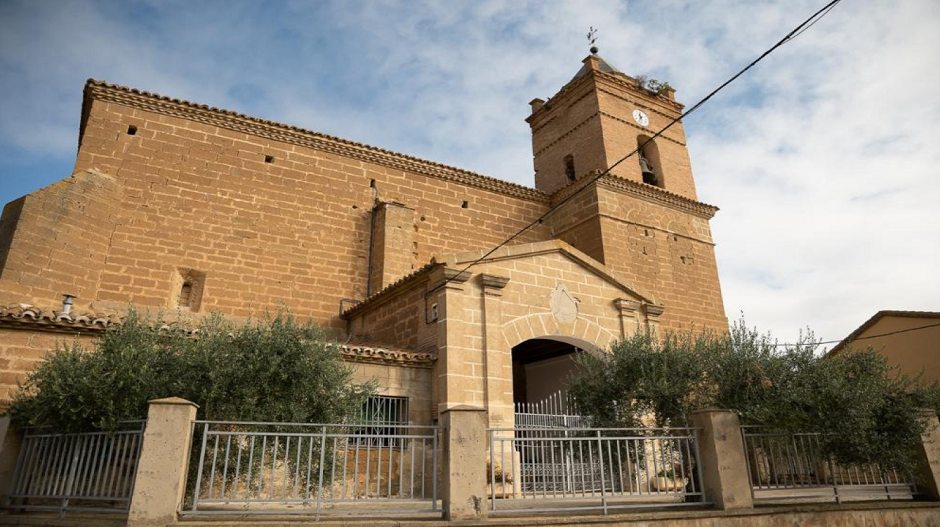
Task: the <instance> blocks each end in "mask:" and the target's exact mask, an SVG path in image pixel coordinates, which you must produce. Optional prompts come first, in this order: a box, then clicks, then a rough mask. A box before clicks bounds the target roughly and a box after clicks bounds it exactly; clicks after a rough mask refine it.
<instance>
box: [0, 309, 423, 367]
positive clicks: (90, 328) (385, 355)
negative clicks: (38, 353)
mask: <svg viewBox="0 0 940 527" xmlns="http://www.w3.org/2000/svg"><path fill="white" fill-rule="evenodd" d="M121 321H122V317H120V316H117V315H113V314H103V313H82V314H77V313H76V314H74V315H73V314H65V313H62V312H61V311H57V310H53V309H42V308H38V307H36V306H33V305H31V304H11V305H8V306H0V329H18V330H30V331H40V332H43V333H60V334H70V335H101V334H103V333H104V332H105V331H106V330H107V329H108V328H109V327H112V326H115V325H118V324H120V323H121ZM179 327H183V328H184V329H185V330H187V331H188V333H190V334H192V335H194V336H195V335H198V330H195V329H188V328H187V327H186V326H181V324H178V323H170V324H164V325H162V326H160V327H159V328H157V329H158V331H169V330H171V329H175V328H179ZM327 346H328V347H333V346H339V351H340V354H341V355H342V356H343V360H345V361H347V362H356V363H370V364H390V365H396V366H406V367H413V368H430V367H432V366H433V365H434V362H435V361H436V360H437V356H436V355H435V354H433V353H419V352H413V351H405V350H398V349H393V348H387V347H380V346H368V345H365V344H332V343H330V344H327Z"/></svg>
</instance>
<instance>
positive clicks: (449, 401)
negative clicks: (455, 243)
mask: <svg viewBox="0 0 940 527" xmlns="http://www.w3.org/2000/svg"><path fill="white" fill-rule="evenodd" d="M469 278H470V272H469V271H461V270H460V269H452V268H449V267H441V268H439V269H437V270H435V271H434V273H433V274H432V275H431V276H430V278H429V281H428V286H429V291H430V294H429V295H428V299H427V301H428V309H429V310H430V311H434V310H435V309H434V306H435V305H436V306H437V308H436V312H437V322H436V323H437V362H436V363H435V367H434V378H433V379H432V382H433V385H434V386H433V390H434V393H435V394H436V400H437V405H438V407H437V409H438V413H439V414H440V413H441V412H443V411H444V410H445V409H446V408H447V407H448V406H456V405H460V404H467V403H469V402H470V398H471V394H470V391H472V389H474V388H475V389H476V390H481V386H479V385H477V386H476V387H473V386H470V385H469V383H470V381H471V380H472V379H470V378H469V377H468V376H467V375H465V374H464V372H465V370H466V367H467V366H466V364H467V362H468V361H471V360H474V359H477V360H478V358H479V357H471V356H470V354H471V353H472V352H473V351H474V350H472V349H470V346H468V345H467V340H468V335H466V330H467V328H466V323H465V318H466V317H465V316H464V315H465V313H464V310H465V308H466V306H465V304H466V299H465V298H464V288H465V284H466V282H467V280H468V279H469ZM477 353H479V350H477Z"/></svg>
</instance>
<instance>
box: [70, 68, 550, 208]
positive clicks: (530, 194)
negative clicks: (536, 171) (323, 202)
mask: <svg viewBox="0 0 940 527" xmlns="http://www.w3.org/2000/svg"><path fill="white" fill-rule="evenodd" d="M89 101H103V102H110V103H115V104H120V105H123V106H127V107H130V108H135V109H139V110H144V111H149V112H155V113H159V114H162V115H169V116H172V117H179V118H182V119H187V120H190V121H194V122H198V123H203V124H207V125H210V126H218V127H222V128H227V129H229V130H233V131H237V132H243V133H246V134H251V135H254V136H258V137H265V138H268V139H272V140H275V141H282V142H285V143H289V144H293V145H298V146H304V147H309V148H314V149H317V150H321V151H324V152H329V153H332V154H336V155H341V156H344V157H350V158H353V159H357V160H361V161H365V162H368V163H375V164H378V165H382V166H386V167H390V168H395V169H398V170H403V171H407V172H413V173H417V174H422V175H425V176H429V177H433V178H437V179H442V180H445V181H453V182H456V183H460V184H463V185H467V186H471V187H475V188H479V189H482V190H487V191H491V192H497V193H500V194H504V195H507V196H512V197H515V198H519V199H524V200H528V201H535V202H540V203H544V202H547V201H548V196H547V195H546V194H545V193H544V192H542V191H540V190H537V189H534V188H530V187H526V186H523V185H518V184H516V183H510V182H508V181H503V180H501V179H496V178H492V177H489V176H484V175H482V174H477V173H475V172H471V171H469V170H463V169H460V168H456V167H452V166H448V165H444V164H441V163H435V162H433V161H428V160H425V159H420V158H417V157H413V156H409V155H405V154H400V153H397V152H393V151H390V150H385V149H382V148H377V147H374V146H370V145H367V144H363V143H357V142H354V141H349V140H346V139H341V138H339V137H334V136H330V135H326V134H322V133H319V132H313V131H310V130H306V129H303V128H299V127H296V126H290V125H286V124H282V123H278V122H275V121H268V120H265V119H259V118H257V117H251V116H249V115H245V114H241V113H237V112H233V111H231V110H223V109H219V108H215V107H210V106H207V105H204V104H196V103H191V102H189V101H185V100H182V99H174V98H170V97H165V96H162V95H158V94H155V93H150V92H146V91H141V90H136V89H133V88H128V87H126V86H119V85H116V84H109V83H106V82H102V81H98V80H94V79H89V80H88V82H87V83H86V84H85V106H86V108H83V115H85V114H87V111H88V108H87V106H88V103H89ZM84 124H85V123H84V119H83V122H82V129H81V130H80V132H79V135H80V136H81V134H82V133H83V132H84Z"/></svg>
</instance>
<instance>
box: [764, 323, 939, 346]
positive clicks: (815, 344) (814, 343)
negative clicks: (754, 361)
mask: <svg viewBox="0 0 940 527" xmlns="http://www.w3.org/2000/svg"><path fill="white" fill-rule="evenodd" d="M937 326H940V322H938V323H936V324H928V325H926V326H918V327H916V328H907V329H899V330H897V331H889V332H888V333H882V334H880V335H869V336H867V337H856V338H854V339H852V341H856V340H866V339H876V338H878V337H887V336H888V335H897V334H898V333H907V332H908V331H918V330H921V329H928V328H935V327H937ZM843 341H845V339H842V340H826V341H820V342H808V343H807V344H812V345H814V346H822V345H823V344H838V343H840V342H843ZM800 345H802V344H792V343H775V344H772V346H774V347H780V346H800Z"/></svg>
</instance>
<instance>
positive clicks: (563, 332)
mask: <svg viewBox="0 0 940 527" xmlns="http://www.w3.org/2000/svg"><path fill="white" fill-rule="evenodd" d="M502 333H503V337H504V339H505V342H506V344H507V346H508V347H509V348H514V347H516V346H518V345H519V344H521V343H523V342H525V341H527V340H532V339H539V338H542V339H550V340H555V341H559V342H565V343H567V344H571V345H573V346H576V347H579V348H581V349H584V350H590V351H596V352H604V351H606V350H608V349H610V345H611V344H613V343H614V342H615V341H616V340H617V339H619V338H620V336H619V335H617V334H615V333H613V332H611V331H609V330H607V329H605V328H603V327H601V326H599V325H598V324H596V323H594V322H590V321H588V320H585V319H583V318H578V319H577V320H575V321H574V323H572V324H560V323H559V322H558V321H557V320H556V319H555V317H554V316H553V315H552V314H551V313H536V314H532V315H527V316H524V317H519V318H516V319H514V320H512V321H511V322H508V323H506V324H505V325H504V326H503V328H502Z"/></svg>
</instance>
